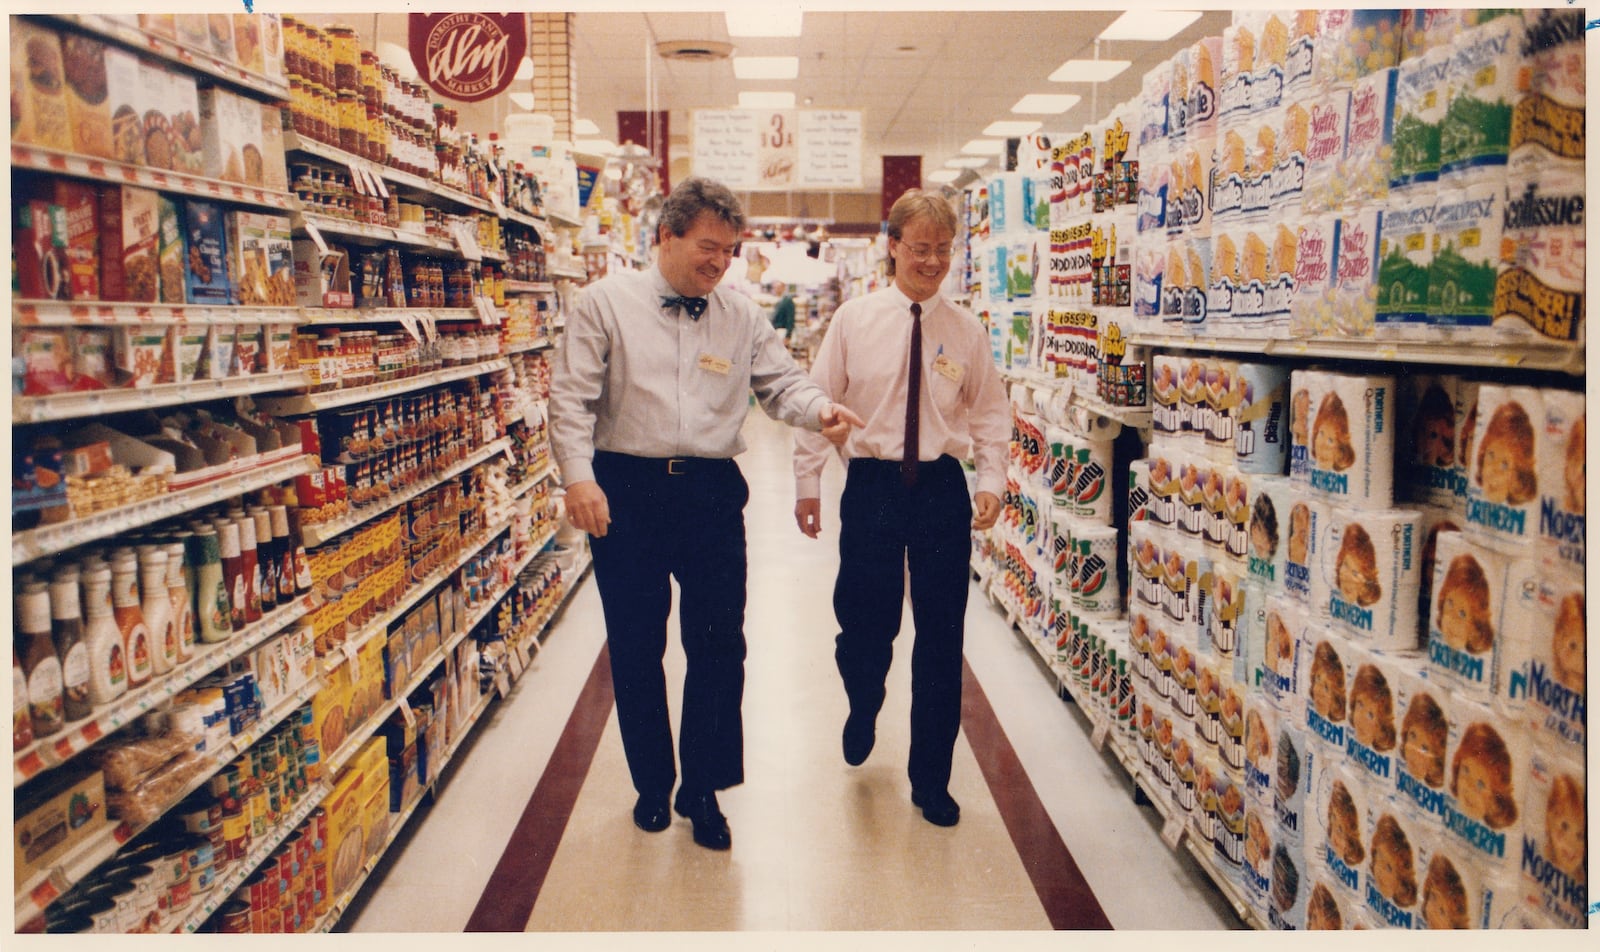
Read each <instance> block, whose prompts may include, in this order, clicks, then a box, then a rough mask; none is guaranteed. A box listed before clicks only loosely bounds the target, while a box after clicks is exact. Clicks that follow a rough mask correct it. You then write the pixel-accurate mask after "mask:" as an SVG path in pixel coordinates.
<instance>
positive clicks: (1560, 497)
mask: <svg viewBox="0 0 1600 952" xmlns="http://www.w3.org/2000/svg"><path fill="white" fill-rule="evenodd" d="M1584 431H1585V426H1584V395H1583V394H1582V393H1579V392H1576V391H1573V390H1556V389H1551V388H1547V389H1545V390H1544V424H1543V432H1542V433H1541V434H1540V438H1539V447H1538V453H1539V455H1538V458H1537V460H1536V461H1535V468H1536V469H1537V470H1538V471H1539V538H1540V539H1541V540H1542V541H1544V542H1545V543H1547V544H1548V547H1549V548H1550V549H1551V550H1552V551H1554V552H1555V553H1556V556H1557V558H1559V559H1560V560H1561V561H1563V562H1565V563H1567V564H1569V565H1572V566H1575V567H1580V568H1581V567H1582V566H1583V564H1584V477H1585V466H1584V458H1585V453H1586V442H1585V440H1584Z"/></svg>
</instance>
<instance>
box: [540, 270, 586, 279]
mask: <svg viewBox="0 0 1600 952" xmlns="http://www.w3.org/2000/svg"><path fill="white" fill-rule="evenodd" d="M546 270H547V271H549V273H550V276H551V277H552V278H570V279H571V280H573V281H587V280H589V272H588V271H587V270H583V271H579V270H578V269H576V268H547V269H546Z"/></svg>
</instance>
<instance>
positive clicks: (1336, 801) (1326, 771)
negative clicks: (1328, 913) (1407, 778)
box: [1306, 761, 1372, 899]
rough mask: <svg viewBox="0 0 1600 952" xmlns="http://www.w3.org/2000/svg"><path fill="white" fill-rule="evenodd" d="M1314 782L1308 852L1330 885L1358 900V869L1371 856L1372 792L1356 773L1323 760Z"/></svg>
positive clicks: (1318, 767) (1359, 888)
mask: <svg viewBox="0 0 1600 952" xmlns="http://www.w3.org/2000/svg"><path fill="white" fill-rule="evenodd" d="M1314 780H1315V782H1316V787H1315V791H1314V802H1315V804H1316V829H1315V830H1314V831H1313V832H1312V833H1310V834H1308V835H1307V837H1306V844H1307V851H1308V852H1309V853H1310V854H1311V855H1313V856H1314V857H1316V858H1317V860H1318V862H1319V865H1320V866H1321V867H1322V868H1323V869H1324V870H1326V871H1327V873H1328V875H1329V877H1330V878H1331V880H1332V883H1331V884H1332V885H1333V886H1335V887H1337V888H1338V889H1339V890H1340V891H1342V892H1344V893H1345V895H1347V896H1349V897H1354V898H1357V899H1359V898H1360V896H1361V870H1362V867H1363V866H1365V865H1366V863H1367V859H1368V857H1369V856H1370V851H1369V850H1370V844H1369V843H1368V841H1367V814H1368V811H1369V810H1370V809H1371V806H1372V804H1371V793H1370V792H1369V790H1368V789H1367V784H1366V782H1365V781H1364V780H1363V779H1362V778H1361V777H1360V776H1359V775H1358V774H1354V773H1352V772H1350V771H1349V770H1347V769H1345V768H1343V767H1340V766H1333V765H1330V764H1328V763H1327V762H1325V761H1319V763H1318V765H1317V770H1316V772H1315V774H1314Z"/></svg>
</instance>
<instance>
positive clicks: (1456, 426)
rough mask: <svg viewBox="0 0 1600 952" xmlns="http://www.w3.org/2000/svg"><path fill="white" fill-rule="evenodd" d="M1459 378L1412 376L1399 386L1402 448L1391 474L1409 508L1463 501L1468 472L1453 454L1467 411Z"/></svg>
mask: <svg viewBox="0 0 1600 952" xmlns="http://www.w3.org/2000/svg"><path fill="white" fill-rule="evenodd" d="M1461 383H1462V381H1461V378H1460V377H1458V376H1456V375H1454V374H1426V373H1424V374H1411V375H1407V376H1406V377H1404V378H1402V380H1401V392H1400V397H1401V410H1400V416H1401V423H1400V432H1401V434H1402V437H1401V440H1400V446H1401V447H1402V450H1401V454H1400V459H1399V461H1398V463H1397V465H1396V471H1397V473H1398V474H1400V478H1401V482H1402V490H1403V491H1402V492H1399V493H1397V494H1396V495H1398V496H1402V497H1403V498H1406V499H1409V500H1411V501H1413V502H1430V503H1433V504H1435V505H1438V506H1443V507H1446V508H1449V507H1453V506H1455V505H1456V503H1457V500H1458V499H1462V500H1464V499H1465V498H1466V481H1467V471H1466V468H1465V467H1464V466H1462V465H1461V462H1460V456H1459V454H1458V453H1457V452H1456V449H1457V444H1456V439H1457V435H1458V433H1459V431H1460V428H1461V422H1462V418H1463V417H1464V416H1465V415H1466V407H1465V406H1464V405H1463V403H1462V399H1461V397H1462V388H1461Z"/></svg>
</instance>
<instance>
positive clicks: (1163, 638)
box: [1150, 612, 1178, 711]
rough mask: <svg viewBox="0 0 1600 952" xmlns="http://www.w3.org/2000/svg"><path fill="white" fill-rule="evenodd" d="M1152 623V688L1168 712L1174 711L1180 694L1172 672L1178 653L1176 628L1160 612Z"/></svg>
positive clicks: (1151, 617) (1151, 620)
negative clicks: (1175, 699) (1175, 635)
mask: <svg viewBox="0 0 1600 952" xmlns="http://www.w3.org/2000/svg"><path fill="white" fill-rule="evenodd" d="M1150 622H1151V628H1150V666H1151V673H1150V686H1151V688H1152V689H1154V691H1155V695H1156V697H1158V698H1160V699H1161V701H1162V702H1163V704H1165V706H1166V708H1167V710H1168V711H1172V710H1173V702H1174V698H1175V697H1176V696H1177V693H1178V680H1177V678H1176V677H1175V676H1174V675H1173V671H1172V665H1173V661H1174V660H1175V659H1176V657H1177V653H1178V646H1177V642H1176V640H1175V638H1174V635H1173V632H1174V630H1175V626H1174V625H1173V623H1172V620H1171V619H1169V618H1167V617H1166V616H1164V615H1162V614H1161V613H1160V612H1156V613H1155V614H1153V615H1151V616H1150Z"/></svg>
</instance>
